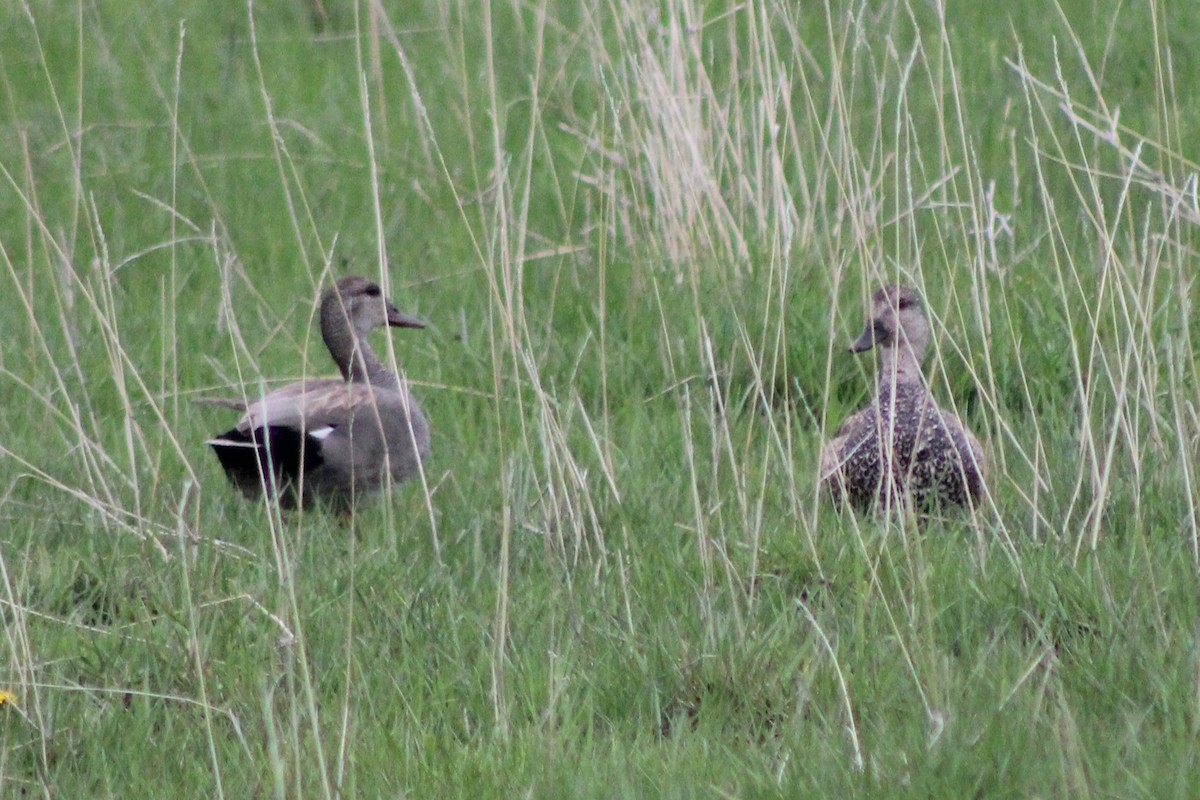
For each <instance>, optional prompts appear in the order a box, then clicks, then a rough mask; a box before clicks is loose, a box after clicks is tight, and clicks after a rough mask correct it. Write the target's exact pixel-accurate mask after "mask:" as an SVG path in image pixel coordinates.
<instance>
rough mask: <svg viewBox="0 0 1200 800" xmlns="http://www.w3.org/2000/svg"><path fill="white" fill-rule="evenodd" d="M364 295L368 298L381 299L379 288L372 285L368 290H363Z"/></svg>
mask: <svg viewBox="0 0 1200 800" xmlns="http://www.w3.org/2000/svg"><path fill="white" fill-rule="evenodd" d="M363 294H365V295H366V296H367V297H379V287H378V286H376V285H375V284H371V285H370V286H368V287H367V288H366V289H363Z"/></svg>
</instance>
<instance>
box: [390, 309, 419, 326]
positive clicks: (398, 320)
mask: <svg viewBox="0 0 1200 800" xmlns="http://www.w3.org/2000/svg"><path fill="white" fill-rule="evenodd" d="M387 321H388V325H390V326H391V327H393V328H424V327H425V323H424V322H422V321H421V320H419V319H417V318H416V317H414V316H412V315H411V314H405V313H404V312H403V311H400V310H399V309H397V308H396V307H395V306H392V305H389V306H388V310H387Z"/></svg>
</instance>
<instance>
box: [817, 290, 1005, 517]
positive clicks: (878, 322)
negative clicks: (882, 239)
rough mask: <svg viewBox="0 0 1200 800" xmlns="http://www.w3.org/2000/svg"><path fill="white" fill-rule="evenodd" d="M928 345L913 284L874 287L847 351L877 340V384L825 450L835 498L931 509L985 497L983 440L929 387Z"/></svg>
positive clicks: (824, 477) (858, 504)
mask: <svg viewBox="0 0 1200 800" xmlns="http://www.w3.org/2000/svg"><path fill="white" fill-rule="evenodd" d="M928 345H929V324H928V323H927V322H926V321H925V315H924V313H923V311H922V304H921V296H920V295H919V294H918V293H917V292H916V290H915V289H912V288H909V287H904V286H886V287H884V288H882V289H880V290H879V291H877V292H875V294H874V296H873V297H872V298H871V319H870V321H869V322H868V323H867V327H866V330H864V331H863V333H862V335H861V336H859V337H858V338H857V339H856V340H855V341H854V343H853V344H852V345H850V351H851V352H852V353H862V352H865V351H867V350H870V349H872V348H875V347H877V348H879V351H880V371H879V387H878V391H877V393H876V396H875V399H874V401H872V403H871V404H870V405H869V406H867V407H866V408H864V409H862V410H861V411H859V412H858V413H856V414H854V415H852V416H851V417H850V418H849V419H847V420H846V421H845V422H843V423H842V425H841V427H840V428H838V431H837V433H836V434H835V435H834V437H833V439H831V440H830V441H828V442H826V444H825V446H824V447H823V448H822V450H821V465H820V470H821V486H822V489H823V490H824V491H825V492H827V493H828V494H829V496H830V497H831V498H832V499H833V501H834V503H835V504H837V505H841V504H842V503H843V502H848V503H849V504H850V505H851V506H853V507H854V508H856V509H858V510H860V511H864V512H866V511H871V510H875V509H880V510H885V511H886V510H888V509H893V508H903V507H911V508H912V509H913V510H915V511H917V512H918V513H919V514H928V513H931V512H933V511H935V510H937V509H938V508H948V507H950V506H971V507H977V506H979V505H980V504H981V503H982V501H983V496H984V492H985V489H984V486H985V477H984V462H983V448H982V447H980V445H979V440H978V439H976V438H975V436H974V435H973V434H972V433H971V432H970V431H969V430H967V428H966V427H965V426H964V425H963V424H962V422H960V421H959V419H958V418H957V417H955V416H954V415H953V414H950V413H948V412H946V411H943V410H941V409H940V408H938V406H937V403H936V402H934V399H933V396H932V395H930V393H929V390H928V389H927V388H926V387H925V383H924V381H923V379H922V377H921V359H922V357H923V356H924V354H925V349H926V347H927V346H928Z"/></svg>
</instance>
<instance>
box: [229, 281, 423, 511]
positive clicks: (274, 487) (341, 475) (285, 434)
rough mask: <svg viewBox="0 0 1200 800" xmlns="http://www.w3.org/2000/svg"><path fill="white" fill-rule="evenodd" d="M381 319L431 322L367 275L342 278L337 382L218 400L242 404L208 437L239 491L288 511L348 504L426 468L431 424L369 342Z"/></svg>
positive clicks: (330, 341) (334, 305) (326, 307)
mask: <svg viewBox="0 0 1200 800" xmlns="http://www.w3.org/2000/svg"><path fill="white" fill-rule="evenodd" d="M385 326H390V327H397V328H423V327H425V324H424V323H423V322H421V321H420V320H418V319H417V318H416V317H413V316H411V315H409V314H405V313H403V312H401V311H399V310H398V309H397V308H396V306H395V305H393V303H392V302H391V301H390V300H388V299H387V298H386V297H385V296H384V294H383V291H382V290H381V289H380V287H379V284H377V283H375V282H374V281H371V280H368V279H367V278H363V277H358V276H351V277H347V278H342V279H341V280H339V281H337V282H336V283H334V284H333V285H332V286H330V287H329V288H328V289H326V290H325V292H324V293H323V294H322V296H321V304H320V328H321V338H322V340H323V341H324V342H325V347H326V348H328V350H329V354H330V355H331V356H332V357H333V360H334V362H335V363H336V364H337V367H338V370H339V371H340V372H341V379H340V380H339V379H313V380H307V379H306V380H302V381H299V382H297V383H293V384H290V385H288V386H284V387H282V388H280V389H276V390H274V391H272V392H269V393H267V394H266V395H264V396H263V397H262V398H261V399H259V400H257V401H254V402H251V403H238V402H237V401H223V402H222V403H221V404H222V405H228V406H234V407H237V408H239V409H240V410H243V411H244V414H243V415H242V418H241V419H240V420H238V422H237V424H236V425H234V427H233V428H231V429H230V430H228V431H226V432H225V433H222V434H221V435H219V436H217V437H215V438H213V439H210V440H208V442H207V444H208V445H209V446H210V447H212V449H213V451H214V452H215V453H216V456H217V459H218V460H219V461H220V463H221V467H222V468H223V469H224V471H225V476H226V477H227V478H228V479H229V482H230V483H232V484H233V486H234V488H236V489H237V490H238V491H239V492H241V493H242V494H243V495H244V496H245V497H247V498H249V499H252V500H254V499H261V498H262V497H263V495H264V493H265V494H266V495H267V496H268V497H269V498H270V499H271V500H273V501H275V502H277V503H278V504H279V506H280V507H281V508H285V509H291V508H296V507H309V506H313V505H317V504H321V503H325V504H330V505H333V506H337V507H341V508H343V509H352V508H354V507H357V506H360V505H363V504H364V503H366V502H368V501H369V500H371V499H372V498H374V497H376V496H378V495H379V494H380V492H381V490H382V489H383V488H384V487H385V486H386V485H387V484H389V483H391V484H401V483H404V482H405V481H408V480H410V479H411V478H413V477H414V476H416V475H418V474H419V473H420V470H421V465H422V463H423V462H424V461H425V460H426V459H427V458H428V456H429V423H428V422H427V421H426V419H425V415H424V413H423V412H422V411H421V407H420V406H419V405H418V404H417V402H416V400H415V399H414V398H413V397H412V396H411V395H410V394H409V392H408V388H407V384H406V382H405V381H404V380H402V379H401V378H400V377H399V376H398V375H396V373H394V372H392V371H391V370H389V369H388V368H387V367H385V366H384V365H383V364H382V363H381V362H380V361H379V359H378V358H377V357H376V356H375V353H374V351H373V350H372V349H371V344H370V341H369V338H368V337H369V335H370V333H371V332H372V331H374V330H375V329H376V328H381V327H385Z"/></svg>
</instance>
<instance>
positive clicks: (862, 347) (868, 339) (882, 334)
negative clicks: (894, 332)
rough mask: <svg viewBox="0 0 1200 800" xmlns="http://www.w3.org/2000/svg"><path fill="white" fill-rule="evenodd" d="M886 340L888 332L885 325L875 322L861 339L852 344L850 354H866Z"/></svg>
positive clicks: (868, 325) (869, 325)
mask: <svg viewBox="0 0 1200 800" xmlns="http://www.w3.org/2000/svg"><path fill="white" fill-rule="evenodd" d="M886 338H887V331H885V330H884V328H883V323H882V322H880V321H879V320H874V321H872V322H869V323H868V324H867V327H866V328H865V329H864V330H863V332H862V333H861V334H859V337H858V338H857V339H855V340H854V341H853V342H851V343H850V352H851V353H865V352H867V351H868V350H870V349H871V348H872V347H874V346H875V345H877V344H879V343H880V342H881V341H883V340H884V339H886Z"/></svg>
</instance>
